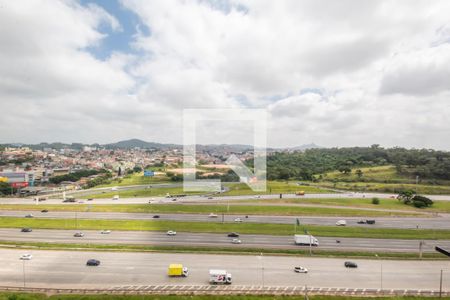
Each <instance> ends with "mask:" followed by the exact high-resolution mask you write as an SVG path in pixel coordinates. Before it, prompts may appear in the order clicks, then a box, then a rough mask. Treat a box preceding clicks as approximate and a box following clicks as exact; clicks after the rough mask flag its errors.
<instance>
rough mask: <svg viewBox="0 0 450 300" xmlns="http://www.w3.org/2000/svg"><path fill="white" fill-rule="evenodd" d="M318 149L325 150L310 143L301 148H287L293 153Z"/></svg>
mask: <svg viewBox="0 0 450 300" xmlns="http://www.w3.org/2000/svg"><path fill="white" fill-rule="evenodd" d="M320 148H325V147H321V146H318V145H316V144H314V143H311V144H304V145H301V146H296V147H291V148H288V149H289V150H293V151H303V150H307V149H320Z"/></svg>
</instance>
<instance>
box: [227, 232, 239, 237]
mask: <svg viewBox="0 0 450 300" xmlns="http://www.w3.org/2000/svg"><path fill="white" fill-rule="evenodd" d="M228 237H239V233H236V232H230V233H229V234H228Z"/></svg>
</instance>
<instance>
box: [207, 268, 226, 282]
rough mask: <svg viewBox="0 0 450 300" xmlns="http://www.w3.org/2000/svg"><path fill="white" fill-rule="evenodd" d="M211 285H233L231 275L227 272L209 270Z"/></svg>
mask: <svg viewBox="0 0 450 300" xmlns="http://www.w3.org/2000/svg"><path fill="white" fill-rule="evenodd" d="M209 283H211V284H218V283H223V284H231V274H230V273H227V271H226V270H209Z"/></svg>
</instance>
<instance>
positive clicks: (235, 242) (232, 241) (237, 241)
mask: <svg viewBox="0 0 450 300" xmlns="http://www.w3.org/2000/svg"><path fill="white" fill-rule="evenodd" d="M231 243H232V244H242V241H241V240H240V239H232V240H231Z"/></svg>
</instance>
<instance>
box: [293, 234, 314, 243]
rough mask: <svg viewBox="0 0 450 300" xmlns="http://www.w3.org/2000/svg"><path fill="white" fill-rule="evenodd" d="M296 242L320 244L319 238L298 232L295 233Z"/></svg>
mask: <svg viewBox="0 0 450 300" xmlns="http://www.w3.org/2000/svg"><path fill="white" fill-rule="evenodd" d="M294 242H295V244H296V245H307V246H309V245H310V244H311V246H319V240H318V239H316V238H315V237H313V236H312V235H307V234H296V235H294Z"/></svg>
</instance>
